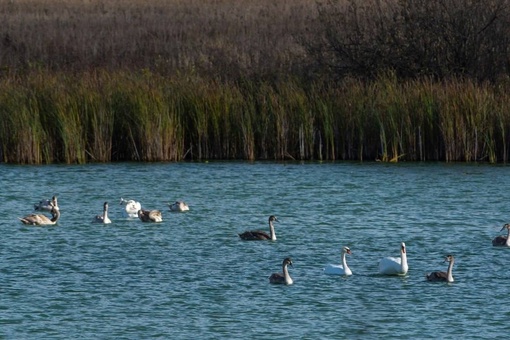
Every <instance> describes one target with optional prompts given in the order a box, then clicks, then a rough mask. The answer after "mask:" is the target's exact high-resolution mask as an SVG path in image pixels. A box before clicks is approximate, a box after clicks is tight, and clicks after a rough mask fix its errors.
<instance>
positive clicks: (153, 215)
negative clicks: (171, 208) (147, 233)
mask: <svg viewBox="0 0 510 340" xmlns="http://www.w3.org/2000/svg"><path fill="white" fill-rule="evenodd" d="M138 218H139V219H140V220H141V221H142V222H162V221H163V216H162V215H161V211H159V210H142V209H140V210H138Z"/></svg>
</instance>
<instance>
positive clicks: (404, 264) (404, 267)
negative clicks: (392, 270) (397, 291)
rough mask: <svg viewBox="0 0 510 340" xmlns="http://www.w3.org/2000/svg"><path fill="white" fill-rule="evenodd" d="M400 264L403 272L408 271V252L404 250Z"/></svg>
mask: <svg viewBox="0 0 510 340" xmlns="http://www.w3.org/2000/svg"><path fill="white" fill-rule="evenodd" d="M400 266H401V268H402V271H403V272H407V270H408V269H409V266H408V265H407V252H405V251H403V252H402V253H401V254H400Z"/></svg>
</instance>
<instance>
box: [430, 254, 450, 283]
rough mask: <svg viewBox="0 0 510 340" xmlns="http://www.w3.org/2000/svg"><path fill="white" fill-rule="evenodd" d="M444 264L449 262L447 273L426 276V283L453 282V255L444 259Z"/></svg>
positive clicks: (438, 272)
mask: <svg viewBox="0 0 510 340" xmlns="http://www.w3.org/2000/svg"><path fill="white" fill-rule="evenodd" d="M444 262H450V264H449V265H448V271H447V272H440V271H437V272H432V273H429V274H427V281H443V282H453V274H452V271H453V263H454V262H455V259H454V257H453V255H448V256H446V257H445V259H444Z"/></svg>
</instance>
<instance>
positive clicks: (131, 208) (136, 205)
mask: <svg viewBox="0 0 510 340" xmlns="http://www.w3.org/2000/svg"><path fill="white" fill-rule="evenodd" d="M120 205H125V206H126V213H127V214H128V216H129V217H138V210H140V209H142V205H141V204H140V202H136V201H134V200H125V199H123V198H121V199H120Z"/></svg>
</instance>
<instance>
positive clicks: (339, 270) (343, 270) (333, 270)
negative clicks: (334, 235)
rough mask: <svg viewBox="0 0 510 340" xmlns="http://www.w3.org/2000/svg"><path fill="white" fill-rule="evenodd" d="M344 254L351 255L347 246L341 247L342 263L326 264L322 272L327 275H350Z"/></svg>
mask: <svg viewBox="0 0 510 340" xmlns="http://www.w3.org/2000/svg"><path fill="white" fill-rule="evenodd" d="M346 254H349V255H351V254H352V252H351V250H350V249H349V247H343V248H342V264H328V265H327V266H326V267H325V268H324V274H328V275H346V276H349V275H352V271H351V269H350V268H349V267H348V266H347V260H346V258H345V256H346Z"/></svg>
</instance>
